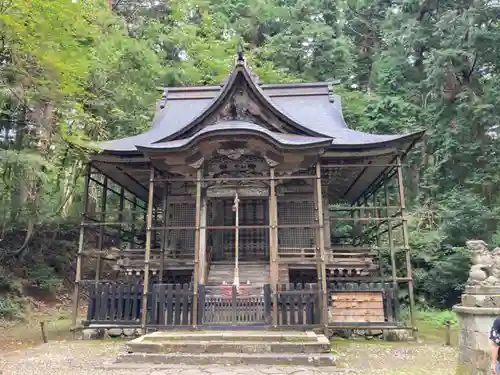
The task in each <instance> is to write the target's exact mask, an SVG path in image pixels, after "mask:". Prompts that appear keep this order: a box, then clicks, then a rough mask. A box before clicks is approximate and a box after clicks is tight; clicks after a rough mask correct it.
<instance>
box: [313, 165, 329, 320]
mask: <svg viewBox="0 0 500 375" xmlns="http://www.w3.org/2000/svg"><path fill="white" fill-rule="evenodd" d="M315 196H316V208H317V212H316V215H317V218H318V244H316V249H317V250H319V251H317V254H316V256H317V258H318V255H319V259H318V266H319V267H318V268H319V274H318V284H320V285H321V302H320V306H321V323H322V324H323V325H324V326H325V327H327V326H328V290H327V285H326V265H325V232H324V220H323V219H324V217H323V193H322V186H321V164H320V163H319V162H318V163H316V189H315ZM318 253H319V254H318Z"/></svg>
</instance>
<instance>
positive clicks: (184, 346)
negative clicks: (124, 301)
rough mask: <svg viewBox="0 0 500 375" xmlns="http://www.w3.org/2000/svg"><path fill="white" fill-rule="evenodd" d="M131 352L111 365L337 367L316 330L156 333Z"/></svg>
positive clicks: (327, 344)
mask: <svg viewBox="0 0 500 375" xmlns="http://www.w3.org/2000/svg"><path fill="white" fill-rule="evenodd" d="M127 352H128V353H127V354H123V355H120V356H118V358H116V360H115V361H114V362H113V363H111V364H109V366H111V367H116V368H119V367H120V366H125V367H127V368H131V366H133V365H137V366H141V365H142V366H144V365H155V366H158V365H159V366H161V365H172V364H183V365H211V364H218V365H226V366H227V365H240V364H244V365H268V366H280V365H293V366H334V365H335V360H334V358H333V356H332V354H331V351H330V342H329V341H328V339H327V338H326V337H325V336H324V335H317V334H315V333H314V332H312V331H311V332H294V331H286V332H279V331H185V332H179V331H167V332H155V333H151V334H148V335H145V336H142V337H139V338H138V339H135V340H132V341H130V342H128V344H127Z"/></svg>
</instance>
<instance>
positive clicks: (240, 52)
mask: <svg viewBox="0 0 500 375" xmlns="http://www.w3.org/2000/svg"><path fill="white" fill-rule="evenodd" d="M236 52H237V54H238V59H237V60H236V61H237V62H239V63H240V62H245V57H244V56H243V43H242V42H241V40H240V41H239V42H238V47H237V50H236Z"/></svg>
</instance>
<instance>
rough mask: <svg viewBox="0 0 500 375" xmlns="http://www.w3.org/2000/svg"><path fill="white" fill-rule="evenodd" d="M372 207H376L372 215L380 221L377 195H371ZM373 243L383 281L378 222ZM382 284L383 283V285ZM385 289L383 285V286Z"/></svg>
mask: <svg viewBox="0 0 500 375" xmlns="http://www.w3.org/2000/svg"><path fill="white" fill-rule="evenodd" d="M373 207H377V208H376V209H375V212H374V215H375V217H376V218H377V219H380V208H378V207H379V206H378V202H377V194H376V193H375V194H373ZM375 243H376V244H377V255H378V263H379V267H380V276H381V277H382V279H383V280H385V272H384V267H383V258H382V252H381V249H380V247H381V243H382V241H381V237H380V221H377V222H376V229H375ZM383 284H384V283H383ZM384 288H385V285H384Z"/></svg>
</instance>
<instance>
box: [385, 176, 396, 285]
mask: <svg viewBox="0 0 500 375" xmlns="http://www.w3.org/2000/svg"><path fill="white" fill-rule="evenodd" d="M384 196H385V204H386V206H387V207H389V206H390V200H389V186H388V185H387V179H385V180H384ZM385 216H386V218H387V219H389V218H388V216H389V210H388V209H386V212H385ZM392 229H393V226H392V222H391V221H388V222H387V237H388V241H389V251H390V255H391V268H392V286H393V288H394V291H395V293H396V295H397V290H398V283H397V282H396V279H397V276H398V274H397V267H396V253H395V250H394V238H393V236H392Z"/></svg>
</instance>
